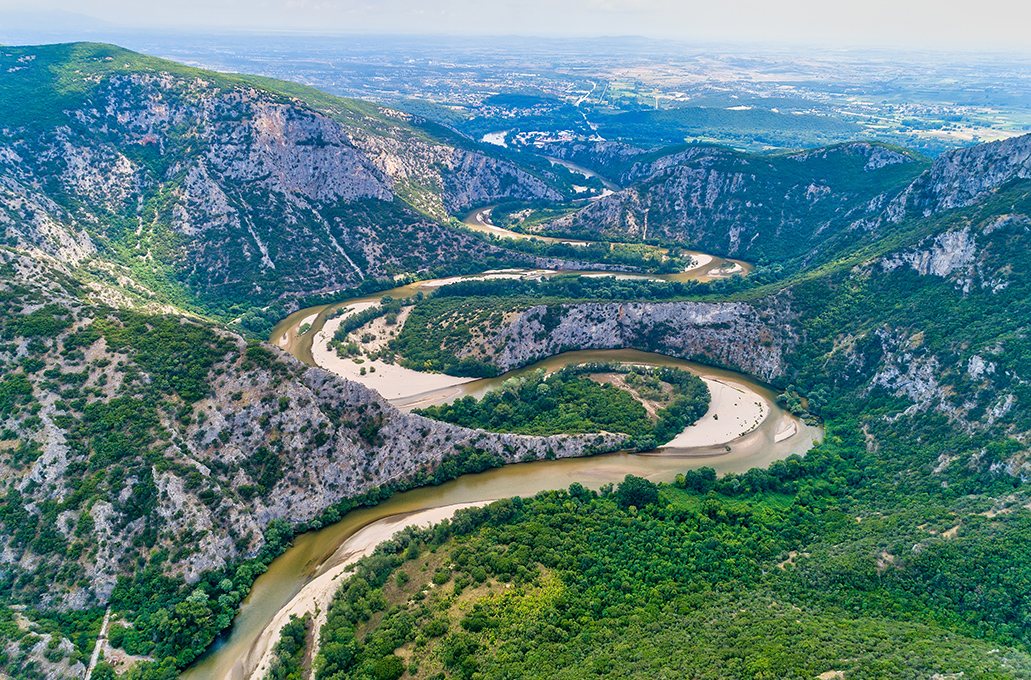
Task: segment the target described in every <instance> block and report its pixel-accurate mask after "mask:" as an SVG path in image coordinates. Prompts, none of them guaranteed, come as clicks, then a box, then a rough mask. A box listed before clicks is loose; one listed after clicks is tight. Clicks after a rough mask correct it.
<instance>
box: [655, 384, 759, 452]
mask: <svg viewBox="0 0 1031 680" xmlns="http://www.w3.org/2000/svg"><path fill="white" fill-rule="evenodd" d="M702 380H704V381H705V384H706V385H707V386H708V387H709V394H710V395H711V398H710V400H709V410H708V411H706V413H705V415H704V416H702V417H701V418H699V419H698V421H697V422H695V424H694V425H691V426H689V427H687V428H685V429H684V431H683V432H681V433H680V434H678V435H677V436H676V437H674V438H673V440H672V441H670V442H669V443H667V444H666V445H665V446H663V447H660V449H659V450H660V451H661V450H662V449H663V448H677V449H683V448H687V447H694V446H713V445H717V444H726V443H729V442H732V441H734V440H735V439H737V438H738V437H741V436H743V435H745V434H747V433H749V432H751V431H752V430H754V429H756V428H757V427H759V426H760V425H762V423H763V421H765V420H766V418H767V417H769V415H770V413H771V408H770V405H769V403H767V401H766V399H764V398H763V397H762V396H760V395H759V394H756V393H755V392H752V391H750V390H746V389H745V388H744V387H742V386H740V385H736V384H734V383H731V382H726V381H723V380H719V379H715V378H706V377H703V378H702Z"/></svg>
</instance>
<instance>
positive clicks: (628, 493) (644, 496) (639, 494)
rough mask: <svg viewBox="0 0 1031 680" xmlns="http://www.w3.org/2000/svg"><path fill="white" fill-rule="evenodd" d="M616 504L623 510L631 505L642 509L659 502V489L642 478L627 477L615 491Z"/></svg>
mask: <svg viewBox="0 0 1031 680" xmlns="http://www.w3.org/2000/svg"><path fill="white" fill-rule="evenodd" d="M616 502H617V503H618V504H619V505H620V507H622V508H623V509H624V510H625V509H627V508H629V507H630V506H631V505H632V506H634V507H636V508H643V507H645V506H646V505H651V504H653V503H658V502H659V487H657V486H656V485H655V484H654V483H652V482H649V481H648V480H647V479H644V478H642V477H635V476H634V475H627V476H626V477H625V478H624V479H623V482H622V483H621V484H620V485H619V489H617V490H616Z"/></svg>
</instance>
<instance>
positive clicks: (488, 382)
mask: <svg viewBox="0 0 1031 680" xmlns="http://www.w3.org/2000/svg"><path fill="white" fill-rule="evenodd" d="M432 283H433V282H422V283H416V284H410V285H407V286H401V287H399V288H395V289H393V290H390V291H384V292H381V293H376V294H375V295H370V296H367V297H365V298H358V299H352V300H346V301H343V302H338V303H333V304H330V305H321V306H319V307H313V308H309V309H304V310H301V311H298V312H295V313H294V314H291V315H290V316H289V317H287V318H286V319H284V320H283V321H282V322H281V323H280V324H278V325H277V326H276V328H275V330H274V331H273V333H272V337H271V342H272V343H273V344H277V345H278V346H280V347H282V348H283V349H285V350H286V351H288V352H290V353H291V354H293V355H294V356H296V357H297V358H298V359H300V360H301V361H303V362H305V363H307V364H309V365H314V360H313V359H312V356H311V346H312V338H314V336H315V334H316V332H317V331H318V330H319V329H321V328H322V326H323V325H324V324H325V321H326V316H327V314H328V313H330V312H331V311H332V310H334V309H338V308H340V307H343V306H345V305H348V304H351V303H354V302H356V301H359V300H364V299H369V300H376V299H379V298H380V297H381V296H383V295H391V296H392V297H395V298H400V297H408V296H411V295H413V294H414V293H416V292H418V291H419V290H421V289H425V286H426V285H427V284H432ZM313 314H315V315H316V318H315V321H314V322H313V323H312V324H311V328H310V329H309V330H307V331H306V332H305V333H304V334H303V335H301V336H298V335H297V331H298V326H299V324H300V322H301V321H302V320H303V319H306V318H308V317H310V316H312V315H313ZM589 361H621V362H627V363H638V364H646V365H653V366H677V367H681V368H685V369H687V370H691V371H693V372H694V373H696V374H698V375H700V376H702V377H704V378H710V379H717V380H720V381H722V382H725V383H727V384H731V385H733V386H734V387H736V388H738V389H741V390H744V391H747V392H751V393H754V394H755V395H757V396H759V397H761V398H762V399H763V400H764V401H766V403H767V406H768V411H769V414H768V416H767V417H766V418H765V420H763V421H762V423H761V424H760V425H759V426H758V427H756V428H755V429H753V430H752V431H750V432H748V433H747V434H745V435H743V436H741V437H738V438H736V439H733V440H732V441H730V442H728V443H725V444H719V445H711V446H697V447H685V448H663V449H659V450H657V451H655V452H651V453H646V454H634V453H626V452H620V453H610V454H602V455H598V456H592V457H590V458H572V459H562V460H554V461H537V462H532V463H518V464H513V465H507V466H505V467H503V468H498V469H494V470H489V471H487V472H483V473H480V474H470V475H463V476H462V477H460V478H458V479H455V480H453V481H450V482H447V483H445V484H441V485H440V486H432V487H424V488H421V489H414V490H412V491H406V492H404V493H399V494H396V495H394V496H393V497H391V498H390V499H388V500H386V501H384V502H383V503H381V504H379V505H377V506H375V507H373V508H363V509H360V510H355V511H352V512H350V513H348V514H347V515H346V516H345V517H344V518H343V519H341V520H340V521H339V522H337V523H336V524H333V525H331V526H328V527H325V528H323V529H320V530H318V531H310V532H308V533H306V534H303V535H301V536H298V537H297V538H296V539H294V541H293V545H292V546H291V547H290V548H289V549H288V550H287V551H286V552H285V553H284V554H283V555H281V556H280V557H278V558H277V559H276V560H275V561H273V562H272V564H271V565H270V566H269V569H268V571H267V572H265V573H264V574H262V575H261V576H260V577H258V579H257V580H256V581H255V582H254V586H253V588H252V589H251V592H250V594H249V595H248V596H247V598H246V599H245V600H244V601H243V604H242V606H241V608H240V612H239V614H238V615H237V617H236V619H235V620H234V623H233V627H232V629H231V630H230V632H229V634H228V635H227V636H226V637H225V638H224V639H222V640H220V641H218V642H217V643H216V645H215V646H213V648H212V649H211V650H209V652H208V653H207V654H206V655H205V656H204V657H202V659H201V660H200V661H198V662H197V663H196V664H194V665H193V666H192V667H191V668H189V669H187V671H185V672H184V673H183V674H182V676H181V677H182V678H183V679H184V680H221V679H222V678H227V679H231V680H243V679H244V678H245V677H246V672H247V670H248V669H247V668H245V666H247V665H249V663H250V662H249V661H248V659H249V654H248V653H249V652H250V651H251V650H252V647H253V646H254V643H255V640H256V639H257V638H258V636H259V635H260V634H261V631H262V630H263V629H264V628H265V627H266V626H267V625H268V624H269V622H270V621H271V620H272V618H273V617H274V616H275V615H276V613H277V612H278V611H279V610H280V609H281V608H283V607H284V606H286V605H287V603H289V602H290V600H291V599H292V598H293V597H294V595H296V594H297V593H298V592H299V591H300V589H301V587H302V586H303V585H304V584H305V583H306V582H307V581H309V580H310V579H312V578H314V577H316V576H318V575H319V574H321V573H324V572H325V571H326V570H328V569H330V568H332V567H333V566H335V565H336V564H337V562H338V560H337V559H336V558H335V557H334V555H335V553H336V551H337V548H338V547H339V546H340V545H341V544H342V543H343V542H344V541H345V540H347V539H348V538H349V537H350V536H353V535H354V534H355V533H356V532H357V531H359V530H360V529H361V528H363V527H365V526H367V525H368V524H370V523H372V522H375V521H377V520H379V519H383V518H386V517H391V516H395V515H404V514H408V513H413V512H416V511H419V510H424V509H427V508H433V507H440V506H445V505H451V504H455V503H467V502H473V501H482V500H490V499H496V498H506V497H511V496H532V495H534V494H536V493H537V492H539V491H542V490H548V489H559V488H565V487H568V486H569V485H570V484H572V483H573V482H579V483H581V484H583V485H584V486H587V487H589V488H593V489H598V488H599V487H601V486H602V485H603V484H606V483H610V482H619V481H621V480H622V479H623V478H624V477H625V476H626V475H628V474H635V475H638V476H641V477H646V478H648V479H651V480H653V481H656V482H658V481H667V482H668V481H672V480H673V478H674V477H675V476H676V475H677V474H678V473H681V472H683V471H685V470H688V469H691V468H698V467H702V466H709V467H712V468H714V469H715V470H716V471H717V472H719V473H721V474H722V473H726V472H744V471H746V470H748V469H750V468H753V467H766V466H767V465H769V464H770V463H771V462H773V461H775V460H781V459H784V458H786V457H787V456H789V455H791V454H795V453H797V454H804V453H805V452H806V451H808V450H809V449H810V448H811V447H812V446H813V444H814V442H816V441H818V440H819V439H820V438H822V436H823V431H822V428H819V427H812V426H808V425H805V424H804V423H802V422H801V421H799V420H798V419H797V418H794V417H793V416H791V415H790V414H788V413H786V412H785V411H784V410H783V409H781V408H780V407H779V406H778V405H777V403H776V394H775V393H774V392H773V391H772V390H770V389H769V388H768V387H767V386H765V385H763V384H761V383H759V382H758V381H756V380H754V379H752V378H750V377H748V376H746V375H744V374H741V373H736V372H734V371H726V370H721V369H716V368H712V367H708V366H704V365H701V364H697V363H693V362H689V361H684V360H681V359H675V358H671V357H667V356H663V355H661V354H654V353H649V352H640V351H636V350H586V351H578V352H566V353H563V354H560V355H557V356H553V357H550V358H548V359H545V360H543V361H540V362H537V363H535V364H533V365H531V366H526V367H524V368H521V369H518V370H515V371H510V372H508V373H505V374H504V375H501V376H498V377H496V378H487V379H483V380H476V381H472V382H469V383H465V384H462V385H459V386H457V387H452V388H446V389H445V390H437V391H435V392H433V393H426V394H423V395H416V396H414V397H409V398H407V399H401V400H397V401H396V402H395V403H396V405H397V406H398V407H399V408H402V409H406V408H411V407H412V406H413V405H416V404H417V403H418V404H419V405H424V404H426V403H441V402H442V401H446V400H450V399H453V398H457V397H460V396H465V395H467V394H468V395H473V396H477V397H479V396H482V395H483V394H484V393H485V392H486V391H488V390H489V389H491V388H493V387H496V386H497V385H499V384H501V383H502V382H504V381H505V380H507V379H508V378H511V377H515V376H519V375H523V374H525V373H528V372H531V371H535V370H537V369H538V368H543V369H545V370H546V371H548V372H551V371H555V370H558V369H560V368H561V367H563V366H565V365H568V364H577V363H584V362H589ZM445 393H446V394H445ZM792 429H793V431H794V434H793V435H791V436H785V434H786V433H789V432H791V431H792ZM778 440H780V441H778Z"/></svg>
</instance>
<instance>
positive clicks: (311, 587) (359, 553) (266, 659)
mask: <svg viewBox="0 0 1031 680" xmlns="http://www.w3.org/2000/svg"><path fill="white" fill-rule="evenodd" d="M488 503H490V501H476V502H473V503H456V504H454V505H446V506H443V507H439V508H430V509H428V510H422V511H420V512H416V513H407V514H402V515H393V516H391V517H385V518H383V519H381V520H379V521H377V522H373V523H372V524H369V525H368V526H366V527H363V528H362V529H361V530H359V531H358V532H357V533H356V534H355V535H354V536H351V538H349V539H347V540H346V541H344V543H343V544H342V545H341V546H340V547H339V548H338V549H337V551H336V552H335V553H333V557H331V558H330V559H329V560H328V561H327V563H326V564H324V565H322V566H321V567H320V571H321V572H322V573H320V574H319V575H317V576H316V577H315V578H314V579H312V580H311V581H309V582H308V583H306V584H305V585H304V587H303V588H301V590H300V592H299V593H297V595H295V596H294V598H293V599H292V600H290V602H289V603H288V604H287V605H286V606H285V607H283V608H282V609H280V610H279V612H278V613H277V614H276V615H275V617H274V618H273V619H272V621H270V622H269V624H268V625H267V626H266V627H265V628H264V630H262V631H261V635H259V636H258V638H257V639H256V640H255V641H254V644H253V645H252V646H251V648H250V650H249V651H248V653H247V655H246V656H245V658H244V666H245V668H246V669H247V673H246V674H245V677H247V678H250V679H251V680H262V678H264V677H265V675H266V674H267V673H268V671H269V667H270V665H271V663H272V651H273V649H274V647H275V644H276V642H278V641H279V637H280V631H282V629H283V626H285V625H286V624H287V623H289V622H290V617H291V616H297V617H301V616H304V615H305V614H306V613H309V612H311V613H313V614H315V621H314V630H319V629H320V628H321V627H322V625H323V624H324V623H326V616H327V613H328V612H329V605H330V603H331V602H332V601H333V596H334V595H335V594H336V592H337V590H338V589H339V588H340V586H341V584H342V583H343V582H344V580H345V579H346V574H347V572H348V570H349V567H350V566H351V565H353V564H354V563H355V562H357V561H358V560H360V559H361V558H362V557H364V556H366V555H371V554H372V553H373V551H374V550H375V548H376V546H377V545H379V544H380V543H382V542H383V541H386V540H389V539H390V538H391V537H392V536H393V535H394V534H396V533H397V532H398V531H400V530H401V529H403V528H405V527H409V526H420V527H428V526H431V525H433V524H437V523H438V522H440V521H442V520H444V519H447V518H449V517H451V516H452V515H454V514H455V512H456V511H457V510H460V509H462V508H473V507H479V506H482V505H487V504H488ZM316 612H317V613H316ZM316 653H318V647H317V642H316V648H315V649H314V650H313V652H312V654H313V655H314V654H316ZM229 677H231V676H229Z"/></svg>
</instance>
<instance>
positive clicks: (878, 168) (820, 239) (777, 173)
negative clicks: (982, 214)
mask: <svg viewBox="0 0 1031 680" xmlns="http://www.w3.org/2000/svg"><path fill="white" fill-rule="evenodd" d="M594 149H597V150H598V152H599V154H600V155H601V157H602V158H603V159H607V163H606V164H607V169H608V170H609V171H611V172H613V173H618V174H614V175H613V176H614V177H617V178H618V181H619V182H620V183H621V184H622V185H624V186H626V188H625V189H623V190H622V191H620V192H617V193H615V194H612V195H610V196H607V197H605V198H603V199H601V200H599V201H597V202H595V203H593V204H591V205H590V206H588V207H586V208H583V209H582V210H580V211H577V212H575V213H572V214H571V215H568V216H566V217H563V218H560V219H558V220H555V221H554V222H552V223H550V225H549V227H550V228H551V229H553V230H556V231H560V232H570V233H577V234H602V235H605V236H606V237H610V238H627V237H630V238H641V239H644V238H649V237H651V238H660V239H663V240H668V241H673V242H678V243H687V244H691V245H693V246H694V247H697V248H700V249H703V250H709V251H711V252H717V253H722V254H727V255H732V256H735V257H740V258H744V259H746V260H750V261H755V262H759V263H761V264H766V263H774V264H775V263H778V262H787V263H790V264H791V265H793V266H798V265H803V266H805V265H812V264H819V263H824V262H828V261H830V260H833V258H835V257H837V256H839V255H842V254H844V253H847V252H848V251H849V250H850V249H854V248H856V247H858V246H862V245H868V244H871V243H875V242H877V241H878V240H880V239H883V238H886V237H890V236H892V235H894V234H896V233H897V232H898V231H899V225H902V226H907V225H908V226H911V225H912V224H913V223H914V222H917V221H919V219H921V218H927V217H930V216H932V215H936V214H939V213H943V212H945V211H949V210H952V209H956V208H962V207H966V206H970V205H973V204H975V203H977V202H978V201H982V200H984V199H986V198H988V197H989V196H990V195H991V194H992V193H993V192H995V191H997V190H998V189H999V188H1001V187H1002V186H1004V185H1005V184H1006V183H1007V182H1010V181H1013V180H1019V179H1027V178H1028V177H1029V175H1031V160H1029V159H1031V136H1029V135H1025V136H1023V137H1016V138H1013V139H1009V140H1005V141H1001V142H993V143H989V144H981V145H978V146H975V147H971V148H968V149H962V150H959V151H951V152H948V153H945V154H942V155H941V156H940V157H938V159H936V160H935V162H934V163H933V165H930V166H928V162H927V160H926V159H923V158H921V157H920V156H918V155H916V154H913V153H911V152H907V151H904V150H901V149H896V148H892V147H888V146H884V145H880V144H871V143H850V144H840V145H836V146H831V147H826V148H823V149H815V150H811V151H804V152H799V153H794V154H783V155H777V156H757V155H751V154H743V153H739V152H735V151H732V150H730V149H725V148H719V147H710V146H702V145H699V146H691V147H687V148H686V149H684V150H682V151H676V150H675V149H663V150H659V151H656V152H651V153H644V152H637V153H634V150H633V149H631V148H629V147H625V146H623V145H618V144H612V143H604V142H602V143H596V144H594V145H588V146H583V145H579V146H577V145H571V146H569V147H568V148H564V147H559V148H555V149H548V153H555V154H556V155H560V156H562V157H569V158H574V159H577V160H581V161H583V157H584V156H589V155H590V154H591V152H592V150H594ZM605 170H606V168H603V169H602V172H604V171H605Z"/></svg>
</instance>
